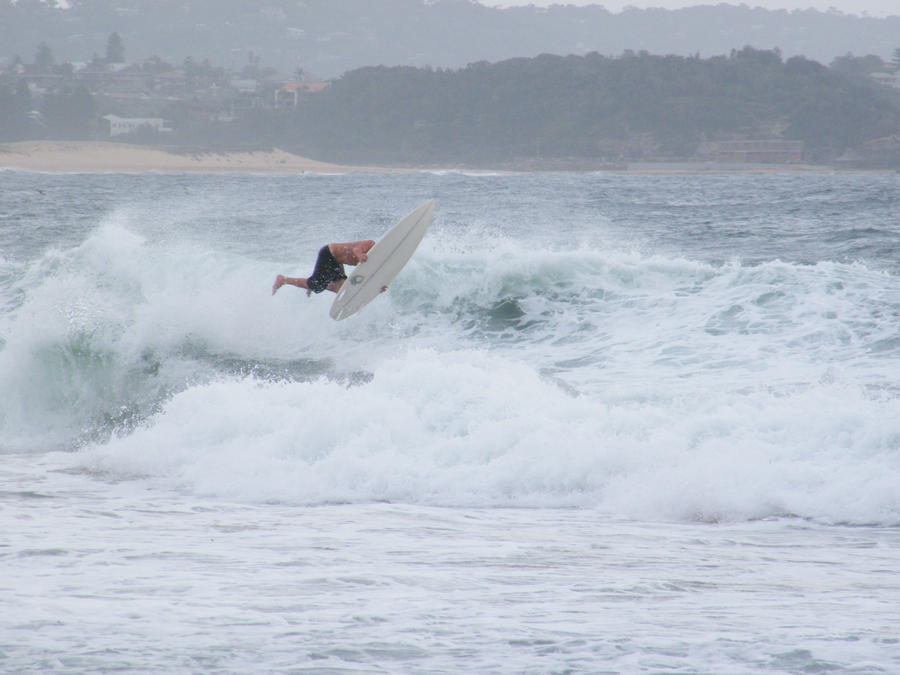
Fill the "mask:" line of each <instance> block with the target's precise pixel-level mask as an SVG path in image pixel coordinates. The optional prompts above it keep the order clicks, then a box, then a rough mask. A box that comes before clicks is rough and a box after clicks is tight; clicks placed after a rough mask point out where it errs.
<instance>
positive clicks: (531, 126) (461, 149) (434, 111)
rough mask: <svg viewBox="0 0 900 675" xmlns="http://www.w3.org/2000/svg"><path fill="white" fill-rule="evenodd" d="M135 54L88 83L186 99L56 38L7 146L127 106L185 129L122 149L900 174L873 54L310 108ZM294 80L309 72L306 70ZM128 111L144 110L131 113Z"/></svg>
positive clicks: (1, 107) (40, 56) (77, 130)
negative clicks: (841, 162)
mask: <svg viewBox="0 0 900 675" xmlns="http://www.w3.org/2000/svg"><path fill="white" fill-rule="evenodd" d="M124 52H125V45H124V42H123V41H122V40H121V38H120V37H119V36H118V34H117V33H113V34H111V35H110V36H109V39H108V41H107V50H106V58H105V59H104V58H100V57H95V59H94V61H93V62H92V63H91V64H89V65H88V66H87V67H86V72H87V76H89V78H93V77H94V76H95V75H98V74H100V75H103V74H104V73H105V74H106V75H108V76H110V77H112V78H113V79H112V80H110V82H111V83H115V81H116V78H119V82H120V86H125V87H133V86H144V84H145V83H146V82H158V79H155V78H159V77H162V78H163V79H165V80H166V82H169V81H170V80H171V78H170V76H175V78H176V79H177V82H178V83H179V84H178V85H177V86H178V91H179V92H180V93H179V94H178V95H177V96H171V95H169V94H168V93H166V92H162V93H160V92H156V93H155V98H154V97H151V96H148V95H146V91H145V92H144V95H138V96H136V95H134V93H133V90H128V91H126V92H125V93H124V95H120V96H118V97H113V96H110V95H108V92H106V93H105V92H103V91H101V90H98V86H99V85H97V84H96V82H97V81H99V80H95V79H85V78H81V79H79V77H78V75H80V73H81V72H82V71H79V73H73V67H72V65H71V64H69V63H63V64H57V63H56V60H55V58H54V57H53V54H52V52H51V50H50V48H49V46H48V45H47V44H46V43H43V42H42V43H41V44H40V45H39V46H38V48H37V51H36V53H35V58H34V62H33V63H32V64H30V65H25V64H22V63H21V62H19V63H17V64H13V68H12V70H11V71H9V70H8V71H7V76H6V77H5V79H4V78H3V77H0V142H2V141H9V140H23V139H31V138H53V139H79V138H90V137H92V136H93V135H95V134H96V133H97V130H98V126H97V118H98V116H100V115H103V114H109V113H113V114H118V115H120V116H131V117H137V118H146V117H162V118H165V119H166V120H167V121H168V123H169V126H171V127H174V132H171V133H169V132H168V131H167V133H166V134H165V135H164V137H163V136H162V135H160V134H159V133H158V132H156V131H154V130H153V129H151V128H149V127H147V128H140V129H138V130H137V131H135V132H133V134H132V137H126V138H122V137H117V139H118V140H128V141H132V142H140V143H159V142H164V143H166V144H167V145H171V146H183V147H187V146H190V147H198V146H206V147H211V148H218V149H225V148H232V149H233V148H236V147H241V148H248V147H272V146H280V147H283V148H285V149H288V150H291V151H294V152H298V153H300V154H304V155H309V156H312V157H316V158H318V159H323V160H329V161H338V162H354V163H361V162H367V163H368V162H372V163H387V164H410V163H415V164H447V163H459V164H470V165H478V164H493V165H497V164H519V165H522V164H527V163H532V164H537V165H541V164H542V165H553V163H554V162H558V163H561V162H566V163H568V164H570V165H571V164H572V163H578V162H582V163H595V164H596V163H603V162H616V163H618V162H622V161H633V160H660V159H689V158H696V157H698V156H701V155H702V154H703V152H704V150H703V148H704V147H709V146H710V143H711V142H715V141H726V140H736V139H749V140H757V139H758V140H762V139H765V140H769V139H781V140H797V141H803V143H804V148H805V154H806V158H807V159H809V160H812V161H830V160H833V159H835V158H837V157H839V156H841V155H842V154H844V153H847V151H852V152H853V153H855V154H856V155H857V156H859V155H861V154H866V153H868V154H870V155H871V154H873V153H872V151H871V146H872V144H873V143H874V144H875V145H876V146H878V151H877V152H876V153H874V154H877V155H878V157H879V159H878V161H879V162H880V163H882V164H884V163H888V164H890V165H892V166H894V165H896V166H900V150H898V149H895V148H894V147H893V146H894V145H900V142H894V141H890V142H889V143H887V144H885V143H881V142H879V141H878V139H886V138H889V137H891V136H893V135H897V136H898V138H900V90H896V89H892V88H890V87H886V86H883V85H879V84H877V83H875V82H874V81H872V80H871V79H870V78H869V77H867V75H870V74H871V73H873V72H878V71H881V70H884V69H889V68H890V67H891V66H889V65H888V64H885V63H884V62H883V61H882V60H881V59H880V58H878V57H874V56H871V55H870V56H866V57H861V58H857V57H854V56H853V55H852V54H847V55H846V56H844V57H839V58H838V59H835V61H834V62H833V63H832V67H831V68H827V67H825V66H823V65H821V64H819V63H817V62H815V61H811V60H808V59H806V58H803V57H799V56H794V57H791V58H788V59H787V60H785V59H783V58H782V55H781V53H780V52H779V51H778V50H777V49H776V50H771V51H766V50H757V49H753V48H751V47H745V48H744V49H742V50H740V51H732V52H731V54H730V55H728V56H717V57H712V58H707V59H703V58H700V57H699V56H692V57H682V56H673V55H668V56H655V55H651V54H649V53H647V52H640V53H634V52H632V51H626V52H625V53H623V54H622V55H621V56H619V57H608V56H603V55H600V54H597V53H592V54H587V55H584V56H565V57H563V56H553V55H549V54H544V55H541V56H539V57H536V58H515V59H508V60H505V61H500V62H498V63H488V62H483V61H482V62H478V63H473V64H470V65H468V66H466V67H465V68H460V69H456V70H453V69H433V68H413V67H409V66H403V67H390V68H389V67H384V66H378V67H367V68H360V69H356V70H352V71H349V72H347V73H345V74H344V75H343V76H341V77H340V78H338V79H336V80H334V81H333V82H332V83H331V85H330V86H329V87H327V88H326V89H324V90H323V91H321V92H318V93H314V94H309V93H307V94H303V95H302V96H300V97H299V99H298V100H297V101H296V103H297V105H294V100H293V99H291V100H290V102H289V103H287V104H283V103H282V104H281V106H278V105H277V104H276V96H275V91H276V89H277V88H278V87H280V86H281V84H270V85H268V86H269V87H271V88H269V89H265V88H262V89H260V90H259V91H255V87H256V83H257V82H258V81H259V82H261V81H264V80H265V79H266V78H272V77H273V75H275V72H274V70H273V69H271V68H267V67H264V66H263V65H262V62H261V58H260V57H259V56H258V55H255V54H254V53H250V54H249V56H248V59H247V63H246V64H245V65H244V66H243V68H242V69H241V70H240V71H232V72H229V71H226V70H225V69H224V68H221V67H214V66H213V65H212V64H210V62H209V60H208V59H207V60H204V61H203V62H202V63H197V62H196V61H194V59H193V58H191V57H188V58H186V59H185V60H184V62H183V63H182V64H181V65H180V66H179V67H177V68H176V67H175V66H172V65H171V64H169V63H167V62H165V61H163V60H162V59H159V58H157V57H154V58H152V59H148V60H147V61H145V62H143V63H141V64H132V65H130V66H126V65H125V64H123V63H121V61H120V60H121V59H123V58H124ZM898 53H900V50H898ZM10 73H12V74H11V75H10ZM16 73H19V75H18V76H17V75H16ZM295 74H296V75H297V76H298V77H301V76H303V75H304V72H303V69H301V68H298V69H296V71H295ZM882 74H884V73H882ZM17 78H18V79H17ZM25 78H28V80H29V82H31V83H33V84H35V86H36V89H35V90H34V91H40V94H38V95H36V94H35V93H34V92H33V91H32V89H30V88H29V87H28V86H27V85H26V84H25ZM233 78H241V79H240V81H241V82H244V83H246V82H250V83H251V84H252V86H251V89H252V90H254V93H251V94H247V95H246V97H245V98H243V99H242V98H240V94H239V93H238V92H237V90H234V89H233V88H231V83H232V82H235V81H236V80H234V79H233ZM51 82H52V83H53V84H52V86H51V84H50V83H51ZM122 82H124V84H122ZM86 83H87V84H90V83H93V84H91V85H90V86H91V87H92V89H93V91H94V93H93V94H92V93H91V91H89V89H88V88H87V84H86ZM142 83H143V84H142ZM110 86H113V84H110ZM153 86H163V85H158V84H154V85H153ZM165 86H168V85H165ZM101 89H102V87H101ZM228 91H231V92H232V93H231V94H227V95H226V94H225V93H223V92H228ZM151 93H153V92H151ZM154 101H155V103H154ZM126 102H127V105H129V106H130V108H129V112H130V115H129V113H128V112H124V111H123V110H122V109H121V106H123V105H125V104H126ZM154 106H156V107H154ZM886 148H887V150H886Z"/></svg>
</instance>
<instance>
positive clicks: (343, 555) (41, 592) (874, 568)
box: [0, 171, 900, 673]
mask: <svg viewBox="0 0 900 675" xmlns="http://www.w3.org/2000/svg"><path fill="white" fill-rule="evenodd" d="M0 187H2V189H0V671H3V672H17V673H19V672H25V673H31V672H34V673H37V672H41V673H44V672H51V673H82V672H106V671H122V672H216V673H244V672H291V673H440V672H443V673H458V672H473V673H475V672H477V673H489V672H490V673H501V672H502V673H507V672H515V673H551V672H589V673H598V672H610V673H630V672H654V673H657V672H685V673H810V672H829V673H832V672H834V673H896V672H900V259H898V252H900V175H897V174H833V175H832V174H802V175H794V174H788V173H784V174H769V175H728V174H722V175H611V174H604V173H595V174H590V173H550V174H528V175H489V174H478V175H473V174H466V173H460V172H433V173H423V174H410V175H378V174H357V175H315V174H304V175H188V174H135V175H129V174H42V173H30V172H19V171H3V172H0ZM430 198H434V199H435V200H436V204H437V209H436V215H435V222H434V225H433V226H432V229H431V230H430V231H429V233H428V235H427V236H426V238H425V240H424V241H423V243H422V245H421V246H420V248H419V250H418V252H417V253H416V255H415V256H414V258H413V259H412V261H411V262H410V263H409V265H408V266H407V267H406V269H405V270H404V271H403V273H402V274H401V275H400V276H399V277H397V279H396V280H395V281H394V282H393V284H392V285H391V288H390V290H389V291H388V292H387V293H386V294H385V295H383V296H381V297H379V298H377V299H376V300H375V301H374V302H373V303H372V304H371V305H369V306H368V307H367V308H366V309H365V310H364V311H363V312H362V313H361V314H359V315H357V316H355V317H352V318H350V319H347V320H345V321H342V322H334V321H332V320H331V319H330V318H329V317H328V309H329V306H330V300H331V298H330V297H325V295H322V296H315V297H312V298H307V297H306V294H305V293H304V292H302V291H300V290H299V289H296V288H290V287H285V288H283V289H282V290H280V291H279V292H278V293H277V294H276V295H275V296H274V297H273V296H272V295H271V293H270V290H271V285H272V282H273V281H274V278H275V275H276V274H278V273H284V274H289V275H292V276H306V275H308V274H309V273H310V272H311V270H312V265H313V263H314V260H315V255H316V252H317V250H318V248H319V247H320V246H321V245H322V244H324V243H327V242H329V241H347V240H354V239H363V238H374V239H377V238H378V237H379V236H380V235H381V234H382V233H383V232H384V231H385V230H386V229H387V228H388V227H389V226H390V225H391V224H393V223H394V222H395V221H396V220H398V219H399V218H400V217H402V216H403V215H405V214H406V213H407V212H409V211H410V210H412V208H414V207H415V206H416V205H418V204H419V203H421V202H422V201H424V200H425V199H430Z"/></svg>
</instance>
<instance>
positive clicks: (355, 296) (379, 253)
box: [330, 199, 434, 321]
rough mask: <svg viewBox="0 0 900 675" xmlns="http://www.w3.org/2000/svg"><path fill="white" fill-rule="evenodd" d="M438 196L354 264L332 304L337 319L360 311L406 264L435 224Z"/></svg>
mask: <svg viewBox="0 0 900 675" xmlns="http://www.w3.org/2000/svg"><path fill="white" fill-rule="evenodd" d="M433 216H434V200H433V199H430V200H429V201H427V202H425V203H424V204H422V205H421V206H419V207H418V208H417V209H416V210H415V211H413V212H412V213H410V214H409V215H408V216H406V217H405V218H404V219H403V220H401V221H400V222H399V223H397V224H396V225H394V226H393V227H392V228H391V229H390V230H388V231H387V232H386V233H385V235H384V236H383V237H382V238H381V239H379V240H378V241H377V242H376V243H375V245H374V246H373V247H372V248H371V249H369V253H368V259H367V260H366V261H365V262H362V263H360V264H359V265H357V266H356V267H354V268H353V271H352V272H351V273H350V276H348V277H347V280H346V281H345V282H344V284H343V286H341V290H340V291H338V294H337V297H336V298H335V299H334V302H333V303H332V304H331V312H330V314H331V318H332V319H334V320H335V321H340V320H341V319H346V318H347V317H348V316H352V315H354V314H356V313H357V312H358V311H359V310H361V309H362V308H363V307H365V306H366V305H368V304H369V303H370V302H371V301H372V300H374V299H375V298H376V297H378V295H379V294H380V293H381V289H382V288H383V287H384V286H387V285H388V284H389V283H390V282H391V281H393V279H394V277H396V276H397V274H399V272H400V270H402V269H403V268H404V266H405V265H406V263H407V262H409V259H410V258H411V257H412V254H413V253H415V251H416V248H418V246H419V242H421V241H422V237H424V236H425V232H426V231H427V230H428V227H429V226H430V225H431V219H432V217H433Z"/></svg>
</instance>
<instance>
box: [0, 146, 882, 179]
mask: <svg viewBox="0 0 900 675" xmlns="http://www.w3.org/2000/svg"><path fill="white" fill-rule="evenodd" d="M0 169H13V170H22V171H38V172H47V173H144V172H160V173H273V174H276V173H281V174H303V173H323V174H348V173H396V174H408V173H433V172H441V171H459V172H466V173H485V174H487V173H504V174H517V173H548V172H566V171H571V172H578V173H592V172H597V173H600V172H602V173H616V174H634V175H640V174H647V175H652V174H710V175H711V174H729V173H742V174H777V173H791V174H800V173H894V172H895V171H894V170H891V169H883V170H877V169H854V168H849V167H846V168H845V167H833V166H827V165H812V164H725V163H717V162H709V161H706V162H700V161H697V162H689V161H683V162H631V163H628V164H624V163H623V164H614V165H611V164H608V163H601V162H597V163H592V162H584V161H576V160H573V161H565V160H557V161H547V162H546V163H541V164H536V163H534V162H530V161H523V162H513V163H500V164H498V166H497V167H496V168H488V167H477V168H476V167H460V166H437V167H430V166H429V167H424V166H419V167H384V166H380V167H379V166H353V165H344V164H331V163H329V162H320V161H318V160H315V159H310V158H309V157H302V156H300V155H294V154H291V153H289V152H286V151H284V150H281V149H279V148H274V149H272V150H258V151H249V150H248V151H215V150H191V149H185V150H183V151H178V150H172V149H161V148H156V147H153V146H145V145H133V144H127V143H113V142H109V141H20V142H16V143H2V144H0Z"/></svg>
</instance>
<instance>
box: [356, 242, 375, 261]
mask: <svg viewBox="0 0 900 675" xmlns="http://www.w3.org/2000/svg"><path fill="white" fill-rule="evenodd" d="M374 245H375V242H374V241H372V240H371V239H368V240H366V241H355V242H353V244H352V248H351V250H352V251H353V256H354V257H355V258H356V259H357V260H359V262H366V260H368V259H369V255H368V253H369V249H370V248H372V247H373V246H374Z"/></svg>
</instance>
